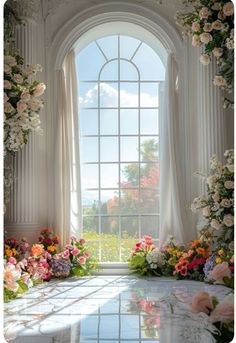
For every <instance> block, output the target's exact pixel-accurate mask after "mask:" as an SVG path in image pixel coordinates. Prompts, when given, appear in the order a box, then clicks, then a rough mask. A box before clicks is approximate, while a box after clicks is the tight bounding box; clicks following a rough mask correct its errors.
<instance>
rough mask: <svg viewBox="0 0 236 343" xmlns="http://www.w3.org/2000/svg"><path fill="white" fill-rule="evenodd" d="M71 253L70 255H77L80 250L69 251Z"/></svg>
mask: <svg viewBox="0 0 236 343" xmlns="http://www.w3.org/2000/svg"><path fill="white" fill-rule="evenodd" d="M71 253H72V254H73V255H79V253H80V250H79V249H74V250H72V251H71Z"/></svg>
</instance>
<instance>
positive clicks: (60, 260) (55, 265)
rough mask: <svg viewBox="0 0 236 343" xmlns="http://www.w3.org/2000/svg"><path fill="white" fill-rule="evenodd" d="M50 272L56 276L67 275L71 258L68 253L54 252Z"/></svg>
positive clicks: (70, 266)
mask: <svg viewBox="0 0 236 343" xmlns="http://www.w3.org/2000/svg"><path fill="white" fill-rule="evenodd" d="M50 264H51V268H52V273H53V275H54V276H56V277H67V276H69V275H70V272H71V268H72V265H71V260H70V258H69V255H68V256H66V255H65V254H64V253H59V254H56V255H54V256H53V257H52V259H51V263H50Z"/></svg>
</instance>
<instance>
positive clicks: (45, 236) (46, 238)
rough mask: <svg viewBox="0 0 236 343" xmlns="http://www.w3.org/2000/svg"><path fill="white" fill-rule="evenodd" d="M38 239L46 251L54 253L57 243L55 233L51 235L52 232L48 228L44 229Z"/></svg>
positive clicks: (57, 239) (57, 238)
mask: <svg viewBox="0 0 236 343" xmlns="http://www.w3.org/2000/svg"><path fill="white" fill-rule="evenodd" d="M38 241H39V243H40V244H42V245H43V246H44V249H45V250H46V251H48V252H49V253H50V254H51V255H54V254H56V252H57V246H56V245H57V244H58V243H59V237H58V236H57V235H55V236H53V233H52V232H51V231H50V230H49V229H44V230H42V231H41V232H40V236H39V238H38Z"/></svg>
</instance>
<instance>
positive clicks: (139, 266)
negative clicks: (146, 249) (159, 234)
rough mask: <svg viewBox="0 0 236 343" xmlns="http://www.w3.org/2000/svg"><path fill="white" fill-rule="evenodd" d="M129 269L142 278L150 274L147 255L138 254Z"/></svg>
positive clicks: (133, 257)
mask: <svg viewBox="0 0 236 343" xmlns="http://www.w3.org/2000/svg"><path fill="white" fill-rule="evenodd" d="M129 268H130V269H131V270H132V271H133V272H134V273H136V274H139V275H141V276H143V275H148V274H150V271H149V266H148V263H147V260H146V255H145V254H144V253H143V252H139V253H136V254H135V255H134V256H132V258H131V259H130V260H129Z"/></svg>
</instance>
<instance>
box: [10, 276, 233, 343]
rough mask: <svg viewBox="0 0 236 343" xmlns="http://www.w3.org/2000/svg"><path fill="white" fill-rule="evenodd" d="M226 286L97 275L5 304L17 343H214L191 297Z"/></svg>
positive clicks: (43, 287)
mask: <svg viewBox="0 0 236 343" xmlns="http://www.w3.org/2000/svg"><path fill="white" fill-rule="evenodd" d="M200 290H204V291H208V292H209V293H211V294H212V295H216V296H217V297H218V298H219V299H222V298H223V297H224V296H225V295H226V294H228V293H229V289H228V288H225V287H224V286H220V285H207V284H204V283H201V282H195V281H189V280H182V281H176V280H175V279H173V278H137V277H134V276H130V275H129V276H124V275H123V276H117V275H116V276H92V277H86V278H70V279H65V280H53V281H50V282H49V283H44V284H42V285H39V286H37V287H34V288H32V289H31V290H30V291H29V292H28V293H26V294H25V295H24V297H22V298H20V299H16V300H14V301H12V302H10V303H7V304H5V309H4V322H5V324H4V329H5V339H6V340H7V341H8V342H12V343H132V342H138V343H153V342H160V343H196V342H204V343H212V342H214V340H212V335H211V333H210V331H214V330H215V328H214V326H213V325H211V324H210V323H209V322H208V320H207V316H206V315H203V314H195V313H192V312H191V311H190V310H189V305H188V303H189V301H190V299H191V295H192V294H194V293H196V292H197V291H200Z"/></svg>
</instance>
